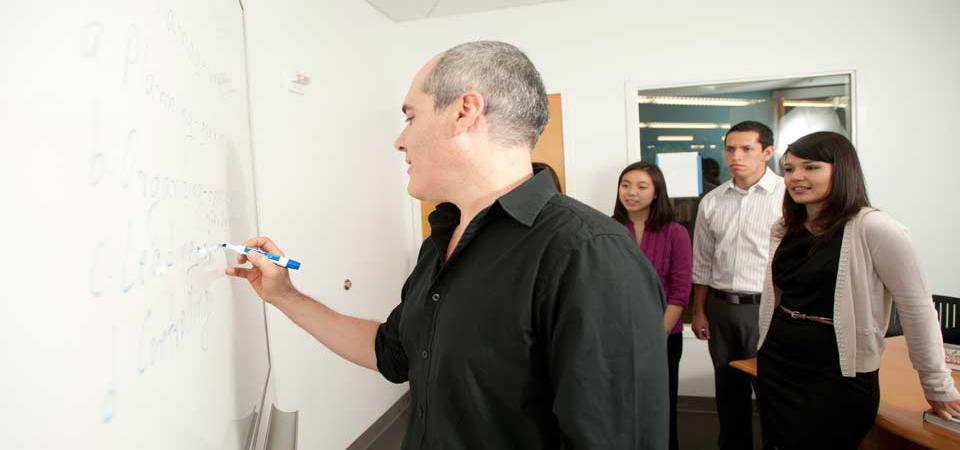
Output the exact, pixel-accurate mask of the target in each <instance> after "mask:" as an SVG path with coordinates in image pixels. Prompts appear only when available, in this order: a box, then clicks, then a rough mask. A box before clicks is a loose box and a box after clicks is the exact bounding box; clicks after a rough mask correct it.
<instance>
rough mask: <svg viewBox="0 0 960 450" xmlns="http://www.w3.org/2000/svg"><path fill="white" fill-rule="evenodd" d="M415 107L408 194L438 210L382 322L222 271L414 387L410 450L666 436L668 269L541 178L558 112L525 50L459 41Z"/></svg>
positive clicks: (628, 444)
mask: <svg viewBox="0 0 960 450" xmlns="http://www.w3.org/2000/svg"><path fill="white" fill-rule="evenodd" d="M403 113H404V115H405V116H406V121H407V126H406V128H405V129H404V130H403V132H402V133H401V134H400V136H398V137H397V140H396V142H394V146H395V147H396V149H397V150H399V151H400V152H404V153H405V156H406V160H407V162H408V164H409V174H410V183H409V186H408V191H409V192H410V194H411V195H412V196H413V197H416V198H418V199H421V200H429V201H435V202H438V203H440V204H439V206H437V208H436V210H435V211H434V212H433V213H432V214H431V215H430V218H429V220H430V225H431V229H432V235H431V236H430V237H429V238H428V239H427V240H425V241H424V243H423V245H422V247H421V249H420V255H419V258H418V260H417V265H416V267H415V268H414V270H413V272H412V273H411V274H410V277H409V278H408V279H407V281H406V283H405V284H404V286H403V289H402V291H401V302H400V304H399V305H398V306H397V307H396V308H395V309H394V310H393V312H392V313H391V314H390V316H389V317H388V318H387V320H386V322H384V323H379V322H375V321H371V320H364V319H359V318H354V317H348V316H345V315H341V314H339V313H337V312H335V311H333V310H331V309H329V308H327V307H326V306H324V305H323V304H321V303H320V302H318V301H316V300H314V299H312V298H310V297H308V296H306V295H304V294H302V293H300V292H299V291H297V290H296V289H295V288H294V286H293V285H292V284H291V282H290V278H289V276H288V274H287V271H286V269H283V268H280V267H277V266H274V265H273V264H271V263H269V262H268V261H266V260H265V259H264V258H263V257H262V256H259V255H251V256H248V257H240V262H241V263H242V262H245V261H246V260H247V259H249V260H250V262H252V263H253V265H254V268H252V269H243V268H229V269H227V273H228V274H230V275H235V276H240V277H244V278H246V279H247V280H248V281H249V282H250V284H251V285H252V286H253V287H254V289H255V290H256V291H257V294H258V295H260V297H261V298H263V299H264V300H266V301H268V302H270V303H271V304H273V305H274V306H275V307H277V308H278V309H279V310H281V311H282V312H283V313H285V314H286V315H287V316H289V317H290V318H291V319H292V320H293V321H294V322H296V323H297V324H298V325H300V326H301V327H302V328H304V329H305V330H306V331H308V332H309V333H310V334H312V335H313V336H314V337H316V338H317V339H318V340H319V341H320V342H321V343H323V344H324V345H326V346H327V347H328V348H330V349H331V350H332V351H334V352H336V353H337V354H339V355H340V356H342V357H344V358H346V359H348V360H350V361H352V362H354V363H356V364H359V365H362V366H364V367H367V368H370V369H374V370H378V371H379V372H380V373H382V374H383V376H384V377H386V378H387V379H388V380H390V381H392V382H396V383H401V382H404V381H409V382H410V389H411V397H412V406H411V408H412V411H411V412H412V414H411V420H410V425H409V427H408V429H407V434H406V437H405V440H404V446H403V448H405V449H421V448H422V449H457V448H479V447H483V448H496V449H504V448H523V449H548V448H549V449H555V448H561V447H562V448H566V449H586V448H590V449H662V448H665V447H666V431H667V414H666V411H667V397H666V393H667V369H666V343H665V338H664V335H663V326H662V324H661V322H660V321H661V319H660V318H661V317H662V315H663V308H664V300H663V295H662V293H661V291H660V288H659V283H658V281H657V274H656V272H654V270H653V268H652V267H651V266H650V264H649V263H648V262H647V261H646V260H645V259H644V258H643V257H642V256H641V255H640V253H639V251H638V250H637V246H636V245H635V244H634V243H633V241H632V240H631V238H630V237H629V236H628V235H627V234H626V232H625V231H624V228H623V226H621V225H619V224H618V223H616V222H614V221H613V220H611V219H609V218H608V217H606V216H605V215H603V214H601V213H600V212H598V211H595V210H593V209H591V208H590V207H588V206H585V205H583V204H581V203H579V202H577V201H575V200H572V199H570V198H569V197H566V196H563V195H561V194H559V193H558V192H557V190H556V188H555V187H554V185H553V181H552V180H551V179H550V178H549V175H548V174H545V173H542V172H541V173H539V174H537V175H536V176H534V175H533V174H532V173H531V161H530V153H531V150H532V149H533V147H534V145H535V144H536V142H537V139H538V138H539V136H540V133H541V132H542V131H543V128H544V126H546V123H547V120H548V115H549V113H548V109H547V99H546V94H545V91H544V87H543V82H542V81H541V79H540V74H539V73H538V72H537V70H536V68H535V67H534V66H533V64H532V63H531V62H530V60H529V59H527V57H526V55H524V54H523V53H522V52H521V51H520V50H518V49H517V48H516V47H513V46H512V45H509V44H505V43H501V42H489V41H485V42H471V43H467V44H462V45H459V46H456V47H454V48H451V49H449V50H447V51H446V52H444V53H442V54H440V55H438V56H436V57H434V58H433V59H431V60H430V61H429V62H427V64H426V65H425V66H424V67H423V68H422V69H420V71H419V72H418V73H417V74H416V76H415V77H414V80H413V83H412V85H411V87H410V89H409V92H408V93H407V96H406V99H405V100H404V104H403ZM245 245H247V246H250V247H259V248H261V249H263V250H265V251H268V252H272V253H278V254H282V252H281V250H280V249H279V248H277V247H276V246H275V245H274V244H273V243H272V242H271V241H270V240H269V239H267V238H255V239H251V240H249V241H247V242H246V243H245Z"/></svg>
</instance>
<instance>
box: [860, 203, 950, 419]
mask: <svg viewBox="0 0 960 450" xmlns="http://www.w3.org/2000/svg"><path fill="white" fill-rule="evenodd" d="M863 226H864V233H865V238H866V240H867V248H868V250H869V252H870V256H871V259H872V260H873V266H874V270H875V271H876V273H877V275H878V276H879V277H880V280H881V281H882V282H883V285H884V287H885V288H886V289H887V291H889V292H890V294H891V295H892V297H893V304H894V307H896V308H897V314H899V316H900V322H901V324H902V326H903V334H904V336H905V337H906V339H907V351H908V354H909V356H910V361H911V362H912V363H913V367H914V368H916V370H917V372H918V374H919V375H920V384H921V385H922V386H923V392H924V396H925V397H926V398H927V402H928V403H930V406H931V407H933V409H934V411H935V412H936V413H937V414H938V415H940V416H941V417H944V418H947V417H949V416H951V415H960V393H958V392H957V389H956V387H954V385H953V377H952V376H951V375H950V369H949V368H947V366H946V363H945V354H944V351H943V336H942V334H941V332H940V323H939V321H938V320H937V312H936V310H935V309H934V307H933V298H932V297H931V295H930V291H929V289H928V288H927V283H926V278H925V277H924V274H923V271H922V270H921V268H920V261H919V258H917V255H916V251H915V250H914V248H913V243H912V242H911V241H910V237H909V236H908V234H907V231H906V229H905V228H904V227H903V226H902V225H900V224H899V223H897V222H896V221H894V220H892V219H890V218H888V217H887V216H885V215H883V214H869V215H868V216H867V217H865V218H864V222H863Z"/></svg>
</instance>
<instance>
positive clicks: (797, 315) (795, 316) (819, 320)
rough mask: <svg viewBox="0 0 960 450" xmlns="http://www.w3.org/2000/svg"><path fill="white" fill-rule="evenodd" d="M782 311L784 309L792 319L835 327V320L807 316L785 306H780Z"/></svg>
mask: <svg viewBox="0 0 960 450" xmlns="http://www.w3.org/2000/svg"><path fill="white" fill-rule="evenodd" d="M780 309H782V310H783V312H785V313H787V315H789V316H790V318H791V319H800V320H809V321H811V322H816V323H822V324H824V325H833V319H831V318H829V317H817V316H808V315H806V314H803V313H800V312H797V311H793V310H791V309H790V308H787V307H786V306H783V305H780Z"/></svg>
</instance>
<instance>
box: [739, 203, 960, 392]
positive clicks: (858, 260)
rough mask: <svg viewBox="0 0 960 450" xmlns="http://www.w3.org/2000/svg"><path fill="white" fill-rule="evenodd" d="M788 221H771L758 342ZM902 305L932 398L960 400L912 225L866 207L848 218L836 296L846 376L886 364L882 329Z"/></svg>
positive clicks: (914, 357) (772, 300)
mask: <svg viewBox="0 0 960 450" xmlns="http://www.w3.org/2000/svg"><path fill="white" fill-rule="evenodd" d="M781 230H782V224H781V223H779V222H778V223H777V224H776V225H774V227H773V232H772V233H771V239H770V257H769V260H768V262H767V274H766V277H765V279H764V287H763V295H762V297H761V300H760V342H759V345H758V348H759V346H762V345H763V341H764V339H765V338H766V336H767V331H768V330H769V329H770V322H771V320H772V319H773V312H774V310H775V309H776V306H777V304H778V303H779V299H778V298H776V295H775V293H774V288H773V272H772V264H773V255H774V254H775V253H776V251H777V247H778V246H779V245H780V238H778V237H777V236H778V235H779V233H780V231H781ZM891 304H893V305H896V307H897V313H898V314H899V315H900V322H901V324H902V326H903V334H904V335H905V336H906V339H907V350H908V353H909V355H910V361H911V362H912V363H913V367H914V369H916V370H917V372H918V373H919V374H920V384H921V385H922V386H923V392H924V395H925V396H926V398H927V399H928V400H935V401H949V400H960V393H958V392H957V389H956V388H955V387H954V386H953V378H952V377H951V376H950V369H949V368H947V366H946V363H945V362H944V352H943V337H942V335H941V333H940V325H939V322H938V321H937V312H936V309H934V307H933V299H932V297H931V295H930V290H929V289H928V288H927V282H926V279H925V278H924V276H923V272H922V271H921V270H920V262H919V261H918V259H917V255H916V253H915V251H914V249H913V244H912V243H911V241H910V238H909V236H907V230H906V228H905V227H904V226H903V225H901V224H900V223H899V222H897V221H895V220H894V219H893V218H891V217H890V216H888V215H886V214H884V213H883V212H880V211H877V210H875V209H872V208H864V209H863V210H861V211H860V213H859V214H857V216H856V217H854V218H853V219H851V220H850V222H848V223H847V225H846V227H844V230H843V242H842V243H841V245H840V267H839V269H838V270H837V287H836V290H835V294H834V302H833V318H834V322H833V328H834V331H835V332H836V335H837V349H838V350H839V353H840V371H841V373H842V374H843V376H845V377H854V376H856V374H857V372H871V371H874V370H877V369H879V368H880V357H881V355H882V354H883V348H884V339H883V338H884V334H886V332H887V326H888V325H889V323H890V308H891Z"/></svg>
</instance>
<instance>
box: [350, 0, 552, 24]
mask: <svg viewBox="0 0 960 450" xmlns="http://www.w3.org/2000/svg"><path fill="white" fill-rule="evenodd" d="M557 1H562V0H367V3H369V4H370V5H372V6H373V7H374V8H376V9H377V10H379V11H380V12H382V13H383V14H384V15H385V16H387V17H389V18H391V19H393V20H394V21H397V22H402V21H405V20H417V19H426V18H428V17H439V16H453V15H456V14H467V13H475V12H480V11H491V10H494V9H503V8H513V7H516V6H526V5H535V4H538V3H549V2H557Z"/></svg>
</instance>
